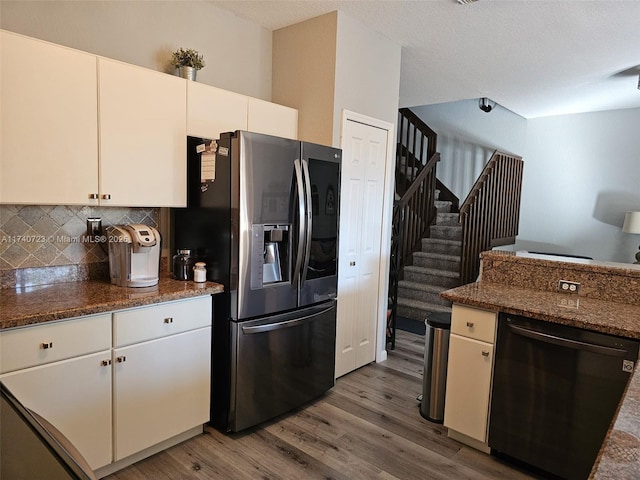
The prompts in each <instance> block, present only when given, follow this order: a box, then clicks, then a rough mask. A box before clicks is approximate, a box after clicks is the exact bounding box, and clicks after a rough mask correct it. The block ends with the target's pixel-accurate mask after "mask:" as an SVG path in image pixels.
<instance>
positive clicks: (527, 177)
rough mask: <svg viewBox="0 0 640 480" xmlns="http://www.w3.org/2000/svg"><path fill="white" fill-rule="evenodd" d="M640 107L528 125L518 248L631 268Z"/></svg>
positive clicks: (638, 200)
mask: <svg viewBox="0 0 640 480" xmlns="http://www.w3.org/2000/svg"><path fill="white" fill-rule="evenodd" d="M639 126H640V109H638V108H634V109H627V110H613V111H606V112H594V113H584V114H576V115H562V116H556V117H543V118H537V119H532V120H529V121H528V124H527V148H526V151H525V154H524V156H525V162H526V163H525V170H524V183H523V188H522V208H521V214H520V218H521V222H520V234H519V235H518V241H517V243H516V247H517V248H522V249H529V250H536V249H538V250H540V249H544V250H545V251H559V252H560V253H575V254H584V255H587V256H590V257H593V258H595V259H599V260H606V261H615V262H632V261H633V255H634V253H635V252H636V251H637V249H638V245H639V244H640V235H632V234H627V233H622V230H621V229H622V223H623V221H624V213H625V212H626V211H627V210H639V211H640V134H639V133H640V129H639Z"/></svg>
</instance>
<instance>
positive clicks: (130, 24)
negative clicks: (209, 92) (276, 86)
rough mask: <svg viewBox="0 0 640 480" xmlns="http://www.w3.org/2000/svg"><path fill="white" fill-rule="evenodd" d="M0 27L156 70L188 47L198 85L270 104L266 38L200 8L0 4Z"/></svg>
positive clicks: (6, 0)
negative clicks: (195, 56)
mask: <svg viewBox="0 0 640 480" xmlns="http://www.w3.org/2000/svg"><path fill="white" fill-rule="evenodd" d="M0 27H1V28H3V29H5V30H10V31H13V32H17V33H22V34H24V35H28V36H30V37H35V38H40V39H42V40H47V41H50V42H53V43H58V44H61V45H66V46H69V47H72V48H77V49H79V50H84V51H87V52H90V53H94V54H97V55H102V56H105V57H109V58H114V59H116V60H121V61H123V62H127V63H131V64H134V65H140V66H142V67H146V68H151V69H154V70H159V71H168V69H167V65H168V63H169V60H170V58H171V52H173V51H174V50H176V49H177V48H178V47H185V48H194V49H196V50H198V51H199V52H200V53H201V54H203V56H204V60H205V62H206V64H207V65H206V66H205V67H204V68H203V69H202V70H200V71H199V72H198V78H197V80H198V81H199V82H202V83H206V84H209V85H214V86H216V87H220V88H223V89H225V90H231V91H234V92H238V93H242V94H244V95H249V96H252V97H257V98H261V99H264V100H268V101H270V100H271V32H270V31H268V30H266V29H264V28H262V27H260V26H258V25H256V24H254V23H251V22H249V21H246V20H243V19H241V18H239V17H236V16H235V15H233V14H232V13H230V12H227V11H225V10H221V9H218V8H216V7H214V6H212V5H210V4H208V3H207V2H202V1H189V0H184V1H161V0H158V1H137V0H127V1H102V0H95V1H86V0H78V1H60V0H50V1H24V0H22V1H12V0H2V1H0Z"/></svg>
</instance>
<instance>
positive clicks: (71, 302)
mask: <svg viewBox="0 0 640 480" xmlns="http://www.w3.org/2000/svg"><path fill="white" fill-rule="evenodd" d="M222 291H223V287H222V285H220V284H218V283H214V282H205V283H195V282H190V281H189V282H184V281H179V280H173V279H172V278H171V277H170V276H169V274H166V273H165V274H163V275H161V277H160V281H159V283H158V285H155V286H153V287H142V288H126V287H118V286H116V285H112V284H111V283H110V282H109V280H87V281H80V282H66V283H54V284H51V285H39V286H34V287H23V288H19V287H18V288H15V289H8V288H5V289H1V290H0V330H2V329H6V328H13V327H22V326H26V325H32V324H37V323H42V322H48V321H53V320H62V319H65V318H72V317H78V316H82V315H91V314H95V313H102V312H110V311H113V310H121V309H124V308H131V307H139V306H142V305H150V304H154V303H160V302H168V301H171V300H179V299H183V298H190V297H196V296H200V295H208V294H209V295H211V294H216V293H220V292H222Z"/></svg>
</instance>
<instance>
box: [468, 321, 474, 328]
mask: <svg viewBox="0 0 640 480" xmlns="http://www.w3.org/2000/svg"><path fill="white" fill-rule="evenodd" d="M474 325H475V323H473V322H467V327H469V328H473V326H474Z"/></svg>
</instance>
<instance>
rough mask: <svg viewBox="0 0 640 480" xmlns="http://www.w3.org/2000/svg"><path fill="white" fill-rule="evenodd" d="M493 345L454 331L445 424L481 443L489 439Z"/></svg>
mask: <svg viewBox="0 0 640 480" xmlns="http://www.w3.org/2000/svg"><path fill="white" fill-rule="evenodd" d="M492 358H493V345H490V344H488V343H485V342H479V341H478V340H474V339H472V338H465V337H461V336H459V335H454V334H452V335H451V337H450V338H449V365H456V367H454V368H449V369H448V370H447V394H446V407H445V414H444V425H445V426H446V427H448V428H450V429H453V430H455V431H457V432H460V433H463V434H465V435H467V436H468V437H471V438H473V439H475V440H478V441H479V442H485V441H486V439H487V419H488V416H489V397H490V393H491V370H492V369H491V359H492Z"/></svg>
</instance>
